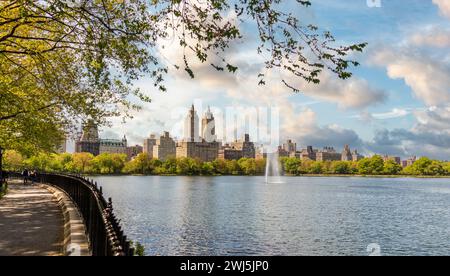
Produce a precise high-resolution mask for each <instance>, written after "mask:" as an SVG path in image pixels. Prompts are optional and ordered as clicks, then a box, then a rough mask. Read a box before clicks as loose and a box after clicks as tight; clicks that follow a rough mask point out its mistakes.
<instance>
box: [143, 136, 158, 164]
mask: <svg viewBox="0 0 450 276" xmlns="http://www.w3.org/2000/svg"><path fill="white" fill-rule="evenodd" d="M155 145H156V136H155V135H153V134H152V135H150V137H149V138H146V139H144V149H143V152H144V153H145V154H147V155H148V157H149V158H150V159H151V158H153V147H154V146H155Z"/></svg>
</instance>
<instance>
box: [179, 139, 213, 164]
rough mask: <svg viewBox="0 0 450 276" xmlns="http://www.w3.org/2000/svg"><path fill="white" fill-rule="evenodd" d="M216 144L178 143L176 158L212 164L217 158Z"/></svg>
mask: <svg viewBox="0 0 450 276" xmlns="http://www.w3.org/2000/svg"><path fill="white" fill-rule="evenodd" d="M219 149H220V143H218V142H212V143H208V142H186V141H182V142H179V143H178V145H177V149H176V157H177V158H184V157H187V158H194V159H199V160H201V161H203V162H212V161H214V160H216V159H217V158H218V157H219Z"/></svg>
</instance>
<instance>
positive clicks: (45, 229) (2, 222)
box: [0, 182, 63, 256]
mask: <svg viewBox="0 0 450 276" xmlns="http://www.w3.org/2000/svg"><path fill="white" fill-rule="evenodd" d="M62 239H63V216H62V211H61V209H60V208H59V206H58V205H57V202H56V200H55V198H54V197H53V195H52V194H51V193H50V192H49V191H47V190H46V189H43V188H40V187H38V186H31V185H27V186H25V185H22V184H19V183H18V182H13V183H11V184H10V185H9V188H8V193H7V194H6V196H5V197H3V198H2V199H1V200H0V256H10V255H13V256H14V255H15V256H17V255H19V256H35V255H38V256H55V255H61V252H62Z"/></svg>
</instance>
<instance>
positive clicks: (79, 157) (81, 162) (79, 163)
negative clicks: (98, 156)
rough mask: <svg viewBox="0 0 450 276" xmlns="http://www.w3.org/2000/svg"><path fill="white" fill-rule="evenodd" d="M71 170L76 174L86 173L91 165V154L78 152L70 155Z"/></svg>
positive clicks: (92, 157)
mask: <svg viewBox="0 0 450 276" xmlns="http://www.w3.org/2000/svg"><path fill="white" fill-rule="evenodd" d="M72 159H73V160H72V164H73V168H72V169H73V170H74V171H75V172H78V173H83V174H84V173H86V170H87V168H88V167H89V166H91V164H92V160H93V159H94V156H93V155H92V154H91V153H86V152H80V153H74V154H73V155H72Z"/></svg>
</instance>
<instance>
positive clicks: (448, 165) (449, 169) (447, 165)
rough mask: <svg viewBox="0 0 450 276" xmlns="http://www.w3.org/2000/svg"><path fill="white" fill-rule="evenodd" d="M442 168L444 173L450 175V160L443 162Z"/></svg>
mask: <svg viewBox="0 0 450 276" xmlns="http://www.w3.org/2000/svg"><path fill="white" fill-rule="evenodd" d="M444 170H445V174H446V175H450V162H447V163H445V164H444Z"/></svg>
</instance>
